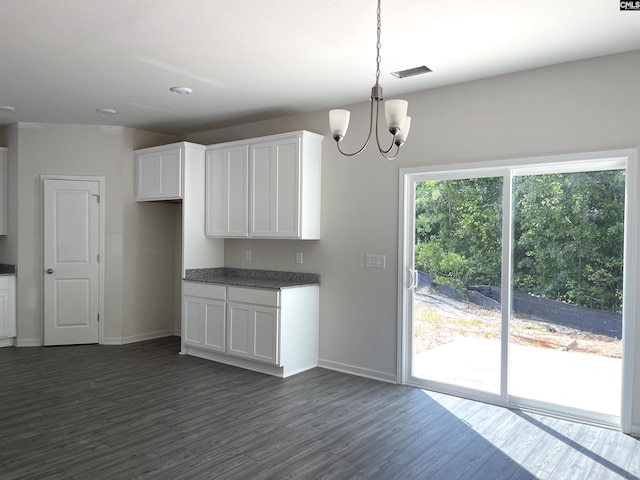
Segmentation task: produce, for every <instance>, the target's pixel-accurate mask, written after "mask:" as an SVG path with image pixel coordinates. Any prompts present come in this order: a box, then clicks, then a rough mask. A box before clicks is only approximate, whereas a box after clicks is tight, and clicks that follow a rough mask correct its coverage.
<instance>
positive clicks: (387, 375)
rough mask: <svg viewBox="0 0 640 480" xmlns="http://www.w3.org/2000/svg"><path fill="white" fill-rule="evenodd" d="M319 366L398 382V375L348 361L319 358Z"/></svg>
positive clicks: (384, 380) (388, 381)
mask: <svg viewBox="0 0 640 480" xmlns="http://www.w3.org/2000/svg"><path fill="white" fill-rule="evenodd" d="M318 366H319V367H322V368H326V369H328V370H335V371H337V372H342V373H349V374H351V375H357V376H358V377H365V378H371V379H373V380H380V381H381V382H387V383H398V378H397V376H396V375H393V374H390V373H385V372H380V371H377V370H371V369H369V368H362V367H356V366H353V365H347V364H346V363H340V362H332V361H331V360H323V359H319V360H318Z"/></svg>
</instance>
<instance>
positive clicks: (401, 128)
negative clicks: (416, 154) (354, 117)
mask: <svg viewBox="0 0 640 480" xmlns="http://www.w3.org/2000/svg"><path fill="white" fill-rule="evenodd" d="M377 14H378V28H377V42H376V53H377V54H376V83H375V85H374V86H373V88H372V89H371V113H370V116H369V135H368V136H367V140H366V141H365V142H364V145H363V146H362V148H360V149H359V150H357V151H356V152H353V153H346V152H343V151H342V149H341V148H340V141H341V140H342V139H343V138H344V136H345V134H346V133H347V128H348V127H349V117H350V115H351V114H350V112H349V111H348V110H331V111H330V112H329V126H330V128H331V135H333V139H334V140H335V141H336V146H337V147H338V151H339V152H340V153H341V154H342V155H345V156H347V157H353V156H355V155H358V154H359V153H361V152H362V151H363V150H364V149H365V148H367V145H368V144H369V140H371V133H372V132H373V130H374V128H375V132H376V143H377V144H378V150H379V151H380V153H381V154H382V156H383V157H384V158H386V159H387V160H393V159H395V158H396V157H397V156H398V153H400V147H401V146H402V145H403V144H404V142H405V140H406V139H407V135H408V134H409V127H410V126H411V117H409V116H407V108H408V106H409V104H408V102H407V101H406V100H388V101H387V102H386V103H385V109H384V110H385V119H386V121H387V127H388V128H389V132H390V133H391V135H393V137H392V139H391V145H390V146H389V147H388V148H386V149H385V148H383V147H382V146H381V145H380V139H379V137H378V115H379V111H380V102H382V100H383V98H382V86H380V83H379V80H380V60H381V57H380V30H381V21H380V0H378V11H377ZM374 119H375V122H374ZM374 123H375V127H374ZM394 146H395V147H396V149H395V151H394V153H393V154H392V153H391V151H392V150H393V147H394Z"/></svg>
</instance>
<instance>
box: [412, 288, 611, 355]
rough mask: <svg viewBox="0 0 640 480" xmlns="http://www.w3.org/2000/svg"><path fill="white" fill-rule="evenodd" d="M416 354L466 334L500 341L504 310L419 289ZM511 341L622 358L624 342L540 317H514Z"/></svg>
mask: <svg viewBox="0 0 640 480" xmlns="http://www.w3.org/2000/svg"><path fill="white" fill-rule="evenodd" d="M413 315H414V316H413V326H414V332H413V338H414V352H413V353H414V354H420V353H423V352H426V351H428V350H430V349H432V348H434V347H437V346H439V345H444V344H446V343H450V342H452V341H454V340H456V339H459V338H462V337H473V338H484V339H492V340H496V341H498V340H500V335H501V316H500V312H496V311H492V310H486V309H483V308H481V307H479V306H477V305H473V304H469V303H465V302H460V301H457V300H454V299H452V298H449V297H445V296H442V295H440V294H438V293H437V292H435V291H434V290H432V289H430V288H429V287H422V288H420V289H417V290H416V292H415V296H414V312H413ZM509 334H510V341H511V342H513V343H515V344H517V345H529V346H536V347H540V348H547V349H555V350H571V351H576V352H582V353H589V354H593V355H599V356H604V357H610V358H622V342H621V340H619V339H617V338H610V337H607V336H605V335H596V334H592V333H590V332H584V331H581V330H576V329H573V328H569V327H563V326H560V325H554V324H551V323H548V322H543V321H540V320H532V319H525V318H517V317H516V318H512V319H511V321H510V324H509Z"/></svg>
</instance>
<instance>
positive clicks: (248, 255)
mask: <svg viewBox="0 0 640 480" xmlns="http://www.w3.org/2000/svg"><path fill="white" fill-rule="evenodd" d="M244 259H245V260H246V261H247V262H250V261H251V250H245V251H244Z"/></svg>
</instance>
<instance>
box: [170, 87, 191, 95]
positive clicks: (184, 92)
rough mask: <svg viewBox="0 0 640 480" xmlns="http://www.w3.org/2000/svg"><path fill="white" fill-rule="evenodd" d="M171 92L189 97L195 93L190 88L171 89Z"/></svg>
mask: <svg viewBox="0 0 640 480" xmlns="http://www.w3.org/2000/svg"><path fill="white" fill-rule="evenodd" d="M169 90H171V91H172V92H173V93H177V94H178V95H189V94H191V93H193V90H192V89H190V88H189V87H171V88H170V89H169Z"/></svg>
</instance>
